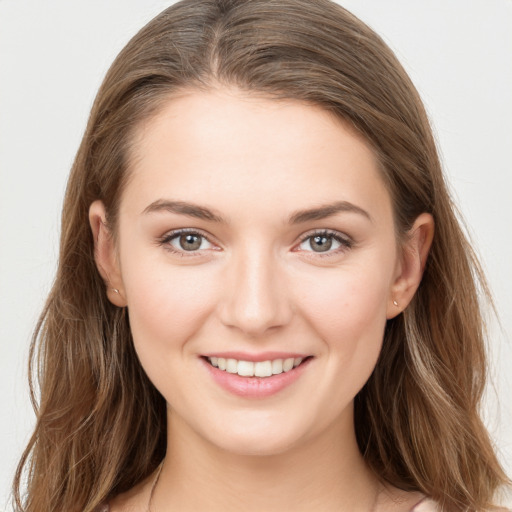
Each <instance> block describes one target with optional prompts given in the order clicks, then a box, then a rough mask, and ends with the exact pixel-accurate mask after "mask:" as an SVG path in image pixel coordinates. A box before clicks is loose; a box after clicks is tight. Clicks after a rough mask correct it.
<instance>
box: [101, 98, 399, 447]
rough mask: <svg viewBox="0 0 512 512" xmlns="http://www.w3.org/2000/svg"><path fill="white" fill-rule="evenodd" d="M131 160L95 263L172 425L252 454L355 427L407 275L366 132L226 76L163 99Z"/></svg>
mask: <svg viewBox="0 0 512 512" xmlns="http://www.w3.org/2000/svg"><path fill="white" fill-rule="evenodd" d="M132 156H133V158H132V174H131V177H130V179H129V181H128V184H127V187H126V189H125V191H124V194H123V197H122V201H121V205H120V213H119V225H118V237H117V246H116V248H115V249H113V248H112V247H111V246H110V245H109V243H110V242H105V243H104V245H105V247H104V248H103V249H102V248H101V247H100V250H99V255H100V256H99V258H100V260H101V258H102V257H103V258H104V259H103V261H102V268H103V269H105V270H106V274H107V279H108V280H109V282H110V284H111V285H112V286H113V287H115V288H118V289H119V295H118V297H117V298H116V299H114V300H116V301H117V303H119V302H120V301H121V302H122V303H123V304H126V305H127V307H128V312H129V318H130V325H131V329H132V333H133V339H134V343H135V348H136V350H137V353H138V355H139V358H140V361H141V363H142V366H143V367H144V369H145V371H146V372H147V374H148V376H149V378H150V379H151V380H152V382H153V383H154V384H155V386H156V387H157V389H158V390H159V391H160V392H161V393H162V395H163V396H164V397H165V399H166V401H167V403H168V407H169V421H170V423H171V428H172V426H173V425H174V427H175V428H176V429H178V430H179V429H180V428H181V429H187V430H189V431H190V432H194V435H198V436H200V437H201V438H202V439H203V440H204V441H206V442H208V443H213V444H214V445H215V446H217V447H220V448H223V449H227V450H230V451H232V452H236V453H246V454H249V453H258V454H272V453H281V452H283V451H285V450H287V449H290V448H292V447H294V446H297V445H298V444H300V443H303V442H307V441H308V440H312V439H313V438H315V437H317V436H320V435H327V433H333V435H339V434H340V432H341V431H345V432H351V433H353V432H352V431H353V416H352V414H353V411H352V404H353V399H354V396H355V395H356V394H357V392H358V391H359V390H360V389H361V387H362V386H363V385H364V383H365V382H366V380H367V379H368V378H369V376H370V374H371V372H372V370H373V368H374V366H375V363H376V361H377V358H378V356H379V352H380V349H381V345H382V340H383V332H384V327H385V324H386V319H387V318H390V317H392V316H394V315H396V314H398V313H399V311H400V310H399V308H398V307H397V306H396V305H394V304H393V300H394V299H396V298H397V297H396V294H395V292H396V293H399V289H400V280H401V273H402V270H403V269H402V264H401V259H400V254H399V251H398V247H397V243H396V236H395V232H394V225H393V215H392V206H391V201H390V196H389V194H388V192H387V190H386V188H385V186H384V183H383V181H382V180H381V178H380V176H379V170H378V165H377V162H376V159H375V157H374V155H373V153H372V151H371V150H370V149H369V147H368V145H367V144H366V143H365V142H364V141H363V139H362V138H360V137H359V136H357V135H355V134H354V132H353V131H352V130H350V129H348V128H347V126H346V125H344V124H342V123H341V122H340V121H339V120H336V119H334V118H333V117H332V116H330V115H329V114H328V113H326V112H324V111H323V110H321V109H320V108H317V107H312V106H308V105H305V104H302V103H299V102H294V101H281V102H278V101H275V100H270V99H262V98H261V97H256V96H251V95H249V94H247V93H242V92H240V91H238V90H236V89H218V90H213V91H211V92H190V93H188V94H184V95H182V96H180V97H178V98H174V99H172V100H169V102H168V103H167V104H166V106H165V107H164V108H163V109H162V110H161V111H160V112H159V114H158V115H157V116H156V117H154V118H152V119H151V120H149V121H148V122H146V123H145V124H144V125H143V126H141V127H140V128H139V130H138V132H137V140H136V142H135V144H134V147H133V155H132ZM101 243H102V242H101V235H100V244H101ZM109 251H111V252H112V251H115V253H116V257H117V259H116V260H115V261H114V257H113V256H112V254H111V255H110V259H109V256H108V254H109ZM102 254H103V255H104V254H107V256H106V257H104V256H102ZM121 305H122V304H121ZM401 305H402V304H401ZM404 306H405V305H404ZM301 360H302V362H301V364H299V365H298V366H296V367H295V368H293V369H290V366H291V365H293V364H297V363H299V362H300V361H301ZM240 361H241V362H240ZM212 363H213V365H212ZM214 365H218V366H217V367H215V366H214ZM219 367H221V368H227V369H225V370H223V369H220V368H219ZM232 372H234V373H232ZM253 372H256V376H254V375H253V376H251V374H253ZM272 372H273V374H272V376H269V374H270V373H272ZM239 374H240V375H239Z"/></svg>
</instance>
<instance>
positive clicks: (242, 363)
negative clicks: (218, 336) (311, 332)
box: [204, 356, 312, 378]
mask: <svg viewBox="0 0 512 512" xmlns="http://www.w3.org/2000/svg"><path fill="white" fill-rule="evenodd" d="M311 357H312V356H307V357H288V358H277V359H267V360H265V361H246V360H243V359H234V358H225V357H206V356H204V359H205V360H206V361H208V363H210V365H211V366H213V367H215V368H218V369H219V370H221V371H223V372H227V373H233V374H237V375H239V376H240V377H260V378H265V377H272V376H273V375H279V374H281V373H287V372H289V371H291V370H293V369H294V368H297V366H299V365H301V364H302V363H303V362H305V361H306V360H308V359H311Z"/></svg>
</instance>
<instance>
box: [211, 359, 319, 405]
mask: <svg viewBox="0 0 512 512" xmlns="http://www.w3.org/2000/svg"><path fill="white" fill-rule="evenodd" d="M201 360H202V362H203V364H204V365H205V367H206V369H207V370H208V371H209V372H210V375H211V376H212V377H213V379H214V380H215V382H217V384H219V385H220V386H221V387H222V388H224V389H225V390H226V391H229V392H230V393H233V394H234V395H238V396H242V397H244V398H266V397H269V396H272V395H275V394H276V393H279V392H280V391H282V390H283V389H284V388H286V387H288V386H290V385H291V384H293V383H294V382H295V381H296V380H297V379H298V378H299V377H300V376H301V375H302V374H303V373H304V371H305V370H306V368H307V367H308V366H309V363H310V362H311V360H312V358H309V359H306V360H305V361H303V362H302V363H301V364H300V365H299V366H297V367H295V368H293V370H290V371H288V372H283V373H278V374H277V375H272V376H271V377H241V376H240V375H238V374H237V373H228V372H226V371H224V370H219V369H218V368H216V367H215V366H212V365H211V364H210V363H209V362H208V361H207V360H205V359H203V358H201Z"/></svg>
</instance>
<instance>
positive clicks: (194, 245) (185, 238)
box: [179, 233, 203, 251]
mask: <svg viewBox="0 0 512 512" xmlns="http://www.w3.org/2000/svg"><path fill="white" fill-rule="evenodd" d="M202 240H203V237H202V236H201V235H194V234H190V233H187V234H185V235H181V236H180V238H179V244H180V248H181V249H183V250H184V251H197V249H199V248H200V247H201V242H202Z"/></svg>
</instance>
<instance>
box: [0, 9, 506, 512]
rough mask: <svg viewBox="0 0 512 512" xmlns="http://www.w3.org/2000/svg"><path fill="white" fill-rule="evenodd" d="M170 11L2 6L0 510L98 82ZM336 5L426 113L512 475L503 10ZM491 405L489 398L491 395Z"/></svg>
mask: <svg viewBox="0 0 512 512" xmlns="http://www.w3.org/2000/svg"><path fill="white" fill-rule="evenodd" d="M171 3H172V2H171V1H157V0H109V1H105V0H74V1H70V0H45V1H44V2H42V1H40V0H0V356H1V357H0V365H1V368H0V383H1V398H0V400H1V414H0V454H1V457H0V510H4V509H5V510H10V506H9V505H8V498H9V492H10V484H11V479H12V475H13V472H14V469H15V465H16V463H17V459H18V458H19V456H20V454H21V451H22V449H23V447H24V445H25V444H26V442H27V441H28V438H29V435H30V432H31V429H32V427H33V424H34V416H33V413H32V411H31V407H30V402H29V396H28V386H27V370H26V366H27V356H28V346H29V339H30V336H31V332H32V330H33V328H34V325H35V322H36V319H37V316H38V314H39V312H40V310H41V308H42V305H43V302H44V299H45V296H46V294H47V292H48V290H49V288H50V285H51V282H52V279H53V274H54V271H55V268H56V260H57V253H58V241H59V222H60V220H59V211H60V207H61V202H62V196H63V191H64V187H65V183H66V178H67V174H68V172H69V169H70V166H71V163H72V160H73V157H74V154H75V152H76V150H77V149H78V145H79V142H80V138H81V135H82V133H83V130H84V127H85V123H86V120H87V116H88V112H89V109H90V107H91V104H92V101H93V98H94V95H95V93H96V91H97V89H98V87H99V85H100V82H101V80H102V78H103V76H104V74H105V72H106V70H107V68H108V66H109V64H110V63H111V62H112V60H113V59H114V57H115V56H116V54H117V53H118V52H119V50H121V48H122V47H123V46H124V44H125V43H126V42H127V41H128V39H129V38H130V37H131V36H133V35H134V34H135V32H136V31H137V30H138V29H139V28H141V27H142V26H143V25H144V24H145V23H146V22H147V21H149V20H150V19H151V18H152V17H153V16H154V15H156V14H157V13H158V12H160V11H161V10H162V9H164V8H165V7H167V6H168V5H170V4H171ZM340 3H341V4H342V5H344V6H345V7H347V8H348V9H349V10H351V11H352V12H353V13H354V14H356V15H357V16H359V17H360V18H361V19H363V20H364V21H365V22H367V23H368V24H369V25H370V26H372V27H373V28H374V29H375V30H376V31H377V32H378V33H379V34H380V35H381V36H383V37H384V39H385V40H386V41H387V42H388V44H389V45H390V46H391V47H392V48H393V49H394V50H395V51H396V53H397V55H398V57H399V58H400V60H401V61H402V63H403V64H404V66H405V68H406V69H407V71H408V72H409V73H410V75H411V77H412V79H413V81H414V82H415V84H416V86H417V87H418V89H419V91H420V94H421V95H422V97H423V100H424V102H425V104H426V107H427V110H428V112H429V114H430V116H431V120H432V124H433V127H434V131H435V134H436V136H437V139H438V142H439V147H440V152H441V155H442V159H443V162H444V166H445V170H446V173H447V176H448V181H449V183H450V185H451V188H452V190H453V192H454V196H455V198H456V201H457V202H458V204H459V206H460V209H461V211H462V213H463V216H464V217H465V219H466V221H467V225H468V226H469V231H470V235H471V237H472V239H473V241H474V244H475V247H476V249H477V251H478V253H479V254H480V255H481V258H482V261H483V264H484V267H485V269H486V271H487V273H488V277H489V280H490V284H491V287H492V290H493V292H494V294H495V298H496V305H497V309H498V312H499V316H500V320H501V327H500V326H499V325H498V323H497V322H496V321H494V322H492V325H491V368H492V372H491V373H492V377H493V382H494V387H491V388H490V389H489V392H488V394H487V398H486V406H485V410H484V416H485V419H486V422H487V425H488V426H489V429H490V432H491V434H492V436H493V438H494V439H495V441H496V443H497V447H498V450H499V454H500V458H501V460H502V461H503V463H504V465H505V467H506V469H507V471H508V472H509V474H510V473H512V400H511V394H512V385H511V384H512V377H511V376H510V368H511V367H512V347H511V344H512V342H511V338H512V293H511V286H512V206H511V203H512V201H511V195H512V172H511V170H512V68H511V62H512V1H511V0H430V1H428V2H426V1H421V0H388V1H382V0H359V1H358V0H347V1H341V0H340ZM496 397H497V398H496Z"/></svg>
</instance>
